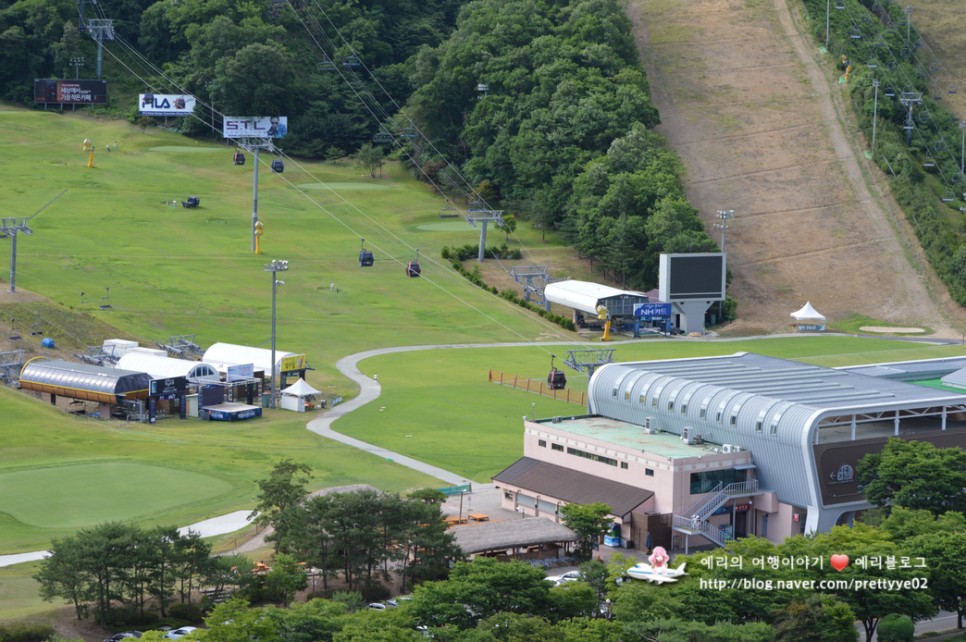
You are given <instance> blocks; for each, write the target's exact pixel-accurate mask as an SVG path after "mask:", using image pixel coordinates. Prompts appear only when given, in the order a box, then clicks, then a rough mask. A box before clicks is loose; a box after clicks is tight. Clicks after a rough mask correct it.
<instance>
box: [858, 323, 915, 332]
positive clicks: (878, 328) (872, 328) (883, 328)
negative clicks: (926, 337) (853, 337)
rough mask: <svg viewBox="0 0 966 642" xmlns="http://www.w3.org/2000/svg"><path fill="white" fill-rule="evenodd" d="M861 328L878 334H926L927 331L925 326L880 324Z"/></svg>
mask: <svg viewBox="0 0 966 642" xmlns="http://www.w3.org/2000/svg"><path fill="white" fill-rule="evenodd" d="M859 330H861V331H862V332H875V333H877V334H924V333H925V332H926V329H925V328H890V327H887V326H879V325H864V326H862V327H861V328H859Z"/></svg>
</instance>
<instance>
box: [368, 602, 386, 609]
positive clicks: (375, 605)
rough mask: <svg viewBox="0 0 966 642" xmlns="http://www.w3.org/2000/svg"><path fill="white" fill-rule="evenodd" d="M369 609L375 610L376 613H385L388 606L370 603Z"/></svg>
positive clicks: (380, 603)
mask: <svg viewBox="0 0 966 642" xmlns="http://www.w3.org/2000/svg"><path fill="white" fill-rule="evenodd" d="M369 608H370V609H373V610H375V611H385V610H386V605H385V604H383V603H382V602H370V603H369Z"/></svg>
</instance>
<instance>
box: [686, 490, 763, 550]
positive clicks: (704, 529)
mask: <svg viewBox="0 0 966 642" xmlns="http://www.w3.org/2000/svg"><path fill="white" fill-rule="evenodd" d="M710 492H711V493H712V495H711V497H709V498H705V499H702V500H700V501H698V502H695V503H694V504H692V505H691V507H690V508H689V509H688V511H687V515H686V516H683V515H675V516H674V519H673V525H672V526H673V528H674V529H675V530H678V531H681V532H684V533H687V534H689V535H702V536H704V537H705V538H707V539H708V540H709V541H712V542H714V543H715V544H717V545H718V546H724V544H725V534H724V533H723V532H722V531H721V529H720V528H718V527H716V526H714V525H713V524H711V523H710V522H708V518H709V517H711V515H712V514H713V513H714V512H715V511H716V510H718V509H719V508H721V507H722V506H724V505H725V504H726V503H727V502H728V500H731V499H734V498H736V497H748V496H751V495H757V494H758V492H759V490H758V480H757V479H752V480H751V481H744V482H736V483H734V484H728V485H727V486H724V485H723V484H722V483H721V482H718V485H717V486H715V487H714V488H712V489H711V491H710Z"/></svg>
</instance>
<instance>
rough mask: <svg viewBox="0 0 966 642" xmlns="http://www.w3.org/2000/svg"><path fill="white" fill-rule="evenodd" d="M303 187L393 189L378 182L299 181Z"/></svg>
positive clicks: (353, 189)
mask: <svg viewBox="0 0 966 642" xmlns="http://www.w3.org/2000/svg"><path fill="white" fill-rule="evenodd" d="M297 187H299V188H301V189H324V190H332V191H333V192H369V191H375V190H380V189H392V186H390V185H379V184H376V183H299V184H298V185H297Z"/></svg>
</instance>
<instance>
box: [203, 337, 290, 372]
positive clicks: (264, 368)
mask: <svg viewBox="0 0 966 642" xmlns="http://www.w3.org/2000/svg"><path fill="white" fill-rule="evenodd" d="M294 356H297V354H296V353H295V352H285V351H283V350H276V351H275V365H276V367H280V366H281V363H282V359H284V358H286V357H294ZM203 360H204V361H205V362H206V363H210V364H212V365H214V366H215V367H216V368H218V371H219V372H227V371H228V366H240V365H245V364H248V363H250V364H252V365H253V366H254V369H255V372H259V371H261V372H264V373H266V375H268V374H271V372H272V351H271V350H269V349H268V348H253V347H250V346H241V345H235V344H233V343H214V344H212V345H211V347H210V348H208V349H207V350H205V356H204V358H203Z"/></svg>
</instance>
